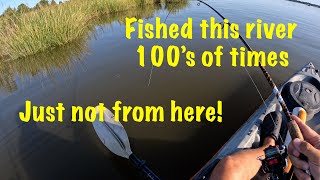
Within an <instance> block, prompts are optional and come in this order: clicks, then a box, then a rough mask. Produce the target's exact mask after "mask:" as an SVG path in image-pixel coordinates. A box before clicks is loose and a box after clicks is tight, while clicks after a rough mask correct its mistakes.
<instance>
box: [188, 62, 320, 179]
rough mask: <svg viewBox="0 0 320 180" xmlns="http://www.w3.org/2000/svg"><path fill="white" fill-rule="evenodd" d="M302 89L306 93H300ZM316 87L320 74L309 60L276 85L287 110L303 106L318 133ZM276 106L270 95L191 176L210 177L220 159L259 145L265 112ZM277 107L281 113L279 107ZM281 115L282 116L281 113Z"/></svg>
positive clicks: (319, 98) (319, 85) (319, 118)
mask: <svg viewBox="0 0 320 180" xmlns="http://www.w3.org/2000/svg"><path fill="white" fill-rule="evenodd" d="M302 89H303V90H305V91H306V92H302ZM319 89H320V76H319V74H318V70H317V69H316V68H315V67H314V65H313V64H312V63H308V64H307V65H305V66H304V67H303V68H302V69H301V70H299V71H298V72H296V73H295V74H294V75H293V76H292V77H290V78H289V79H288V80H287V81H286V82H285V83H283V85H282V86H281V87H280V88H279V90H280V92H281V95H282V97H283V99H284V101H285V102H286V104H287V106H288V108H289V110H290V112H292V110H293V109H294V108H295V107H299V106H300V107H304V108H305V109H306V111H307V114H308V116H307V122H306V124H307V125H309V126H310V127H311V128H312V129H314V130H315V131H316V132H318V133H320V113H318V112H319V111H320V96H319ZM306 93H307V94H308V93H311V94H312V96H311V97H312V98H311V99H310V96H309V97H307V96H308V95H306ZM277 109H279V102H278V100H277V98H276V97H275V96H274V95H273V94H272V95H270V96H269V97H268V98H267V100H265V103H263V104H262V105H261V106H260V107H259V108H258V109H257V110H256V111H255V112H254V113H253V114H252V115H251V116H250V118H249V119H248V120H247V121H246V122H245V123H244V124H243V125H242V126H241V127H240V129H238V131H237V132H236V133H235V134H234V135H233V136H232V137H231V138H230V139H229V140H228V141H227V142H226V143H225V144H224V145H223V146H222V147H221V148H220V150H219V151H218V152H217V153H216V154H215V155H214V156H213V157H212V158H211V159H210V160H209V161H208V162H207V163H206V164H205V165H204V166H203V167H202V168H201V169H200V170H199V171H198V172H197V173H196V174H195V175H194V176H193V177H192V178H191V179H196V180H198V179H199V180H200V179H201V180H203V179H209V178H210V174H211V172H212V170H213V169H214V167H215V166H216V165H217V164H218V162H219V161H220V160H221V159H222V158H224V157H226V156H228V155H231V154H233V153H235V152H237V151H240V150H243V149H254V148H257V147H259V144H260V125H261V124H262V122H263V120H264V118H265V116H266V115H268V114H269V113H270V112H274V111H276V110H277ZM279 110H280V111H281V113H282V114H283V112H282V110H281V108H280V109H279ZM282 117H285V116H284V114H283V115H282ZM283 120H285V118H283ZM287 132H288V130H287V129H286V127H285V128H284V130H283V133H282V134H281V136H282V138H283V139H285V138H286V135H287Z"/></svg>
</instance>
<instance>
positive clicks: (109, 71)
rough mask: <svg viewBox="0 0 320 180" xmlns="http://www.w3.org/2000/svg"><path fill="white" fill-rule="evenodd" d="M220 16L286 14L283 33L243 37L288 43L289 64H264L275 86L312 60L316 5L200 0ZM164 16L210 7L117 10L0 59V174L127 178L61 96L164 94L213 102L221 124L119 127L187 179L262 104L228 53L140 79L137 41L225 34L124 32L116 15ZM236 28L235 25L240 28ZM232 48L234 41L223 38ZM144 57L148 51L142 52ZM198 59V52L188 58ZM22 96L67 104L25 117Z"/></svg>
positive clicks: (255, 43) (161, 99)
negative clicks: (58, 117)
mask: <svg viewBox="0 0 320 180" xmlns="http://www.w3.org/2000/svg"><path fill="white" fill-rule="evenodd" d="M209 4H210V5H213V6H214V7H215V8H216V9H218V10H219V11H221V13H222V14H223V15H224V16H226V17H227V18H228V19H229V20H230V21H232V22H236V23H238V24H240V25H241V27H242V29H243V25H244V24H245V22H255V21H256V19H257V18H260V19H262V20H263V21H264V22H269V23H270V22H275V23H288V22H295V23H297V24H298V27H297V28H296V30H295V31H294V38H293V39H292V40H272V41H271V40H265V39H263V40H256V39H251V40H248V42H249V44H250V45H251V46H252V47H253V48H254V49H256V50H265V51H271V50H274V51H277V52H279V51H281V50H284V51H288V52H289V62H290V64H289V67H287V68H282V67H276V68H268V69H269V71H270V73H271V74H272V75H273V78H274V80H275V82H276V83H277V84H278V85H280V84H281V83H282V82H283V81H285V80H286V79H287V78H289V77H290V76H291V75H292V74H293V73H294V72H296V71H297V70H298V69H300V68H301V67H302V66H303V65H305V64H306V63H308V62H310V61H312V62H313V63H314V64H315V66H316V67H318V68H319V67H320V37H319V32H320V9H319V8H315V7H310V6H306V5H303V4H299V3H294V2H289V1H284V0H282V1H278V0H268V1H267V0H262V1H254V0H243V1H234V0H227V1H209ZM168 10H170V11H171V13H170V15H169V16H168V18H167V23H168V24H171V23H179V24H181V23H184V22H186V20H187V17H192V18H193V20H194V24H195V25H196V24H198V23H200V22H201V20H202V19H209V18H210V16H214V17H216V18H218V16H217V15H216V14H214V13H213V12H212V11H211V10H210V9H209V8H207V7H205V6H204V5H200V6H198V5H197V2H194V1H191V2H190V3H189V4H188V5H167V6H166V7H165V5H162V6H161V7H159V6H157V7H154V6H152V7H147V8H145V9H141V10H135V11H130V12H125V13H123V14H121V15H116V16H114V17H109V18H105V19H103V20H101V22H99V24H98V25H97V26H96V28H95V30H94V31H92V33H91V34H90V38H89V39H86V38H84V39H80V40H79V41H77V42H75V43H73V44H70V45H68V46H65V47H62V48H59V49H57V50H54V51H50V52H46V53H42V54H39V55H37V56H35V57H30V58H27V59H21V60H18V61H10V62H2V63H1V65H0V72H1V74H0V179H30V180H31V179H32V180H43V179H50V180H51V179H52V180H56V179H137V178H139V177H140V176H139V175H138V174H137V172H136V171H135V170H134V168H133V167H131V166H130V164H129V163H128V162H127V161H126V160H124V159H122V158H120V157H117V156H115V155H113V154H112V153H110V152H109V151H108V150H107V149H106V148H105V147H104V146H103V145H102V143H100V141H99V139H98V137H97V135H96V134H95V131H94V129H93V126H92V124H90V123H75V124H73V123H71V122H70V121H69V119H70V116H71V115H70V111H69V108H68V107H70V106H71V105H81V106H90V105H91V106H95V105H97V104H98V103H99V102H104V103H105V105H106V106H107V107H109V108H110V107H111V106H112V105H113V103H114V102H115V101H116V100H121V101H122V102H123V103H124V105H133V106H135V105H139V106H143V105H162V106H164V107H166V110H169V109H168V108H169V105H170V100H171V99H174V100H176V101H177V103H178V105H181V106H195V105H204V106H209V105H212V106H215V105H216V102H217V100H222V101H223V122H222V123H217V122H213V123H206V122H202V123H195V122H194V123H185V122H184V123H171V122H170V121H168V119H169V116H168V115H169V113H167V116H166V119H167V121H165V122H164V123H139V124H138V123H134V122H132V121H130V120H129V122H128V123H124V127H125V128H126V130H127V133H128V135H129V138H130V141H131V146H132V149H133V151H134V152H135V153H136V154H137V155H138V156H140V157H142V158H143V159H145V160H146V161H147V162H148V164H149V165H150V166H151V167H152V169H154V171H155V172H156V173H158V174H159V176H160V177H162V178H163V179H187V178H189V177H191V176H192V175H193V174H195V173H196V172H197V171H198V170H199V169H200V168H201V167H202V166H203V165H204V163H206V161H207V160H208V159H210V157H211V156H212V155H214V154H215V152H216V151H217V150H218V149H219V148H220V147H221V146H222V145H223V144H224V143H225V142H226V141H227V140H228V139H229V138H230V137H231V136H232V134H233V133H234V132H235V131H236V130H237V129H238V128H239V127H240V126H241V125H242V124H243V123H244V122H245V121H246V120H247V119H248V117H249V116H250V115H251V114H252V113H253V112H254V111H255V109H256V108H257V107H259V105H260V104H261V103H262V101H261V99H260V97H259V95H258V93H257V91H256V90H255V88H254V86H253V84H252V83H251V81H250V79H249V77H248V75H247V74H246V72H245V70H244V69H243V68H233V67H231V66H230V58H229V56H224V57H223V59H222V62H223V63H222V67H221V68H217V67H212V68H204V67H201V66H197V67H194V68H189V67H186V66H185V65H183V64H184V63H181V65H179V66H178V67H177V68H171V67H167V66H162V67H161V68H154V69H153V72H152V76H151V77H152V78H151V81H150V85H149V86H148V84H149V77H150V70H151V65H150V63H147V64H146V67H145V68H142V67H140V66H139V64H138V54H137V52H136V50H137V47H138V46H139V45H140V44H141V45H144V46H145V47H146V49H150V47H152V46H153V45H155V44H161V45H163V46H168V45H170V44H173V45H178V46H180V45H183V44H185V45H187V47H188V49H190V50H193V51H195V52H196V53H197V54H200V53H201V52H202V51H204V50H211V51H213V50H214V49H215V47H216V46H217V45H223V46H224V47H225V48H224V50H223V52H226V54H227V52H228V51H229V50H230V47H229V46H228V43H227V41H225V40H206V41H204V40H202V39H201V38H200V36H199V35H200V28H196V27H194V39H193V40H192V41H189V40H183V39H178V40H138V39H137V37H136V36H135V37H133V39H132V40H128V39H126V38H125V26H124V19H125V17H126V16H128V17H131V16H136V17H141V18H144V19H145V22H150V23H154V22H155V16H159V17H161V19H162V21H163V20H164V19H165V18H166V16H167V15H168ZM242 32H243V31H242ZM230 43H231V44H232V46H234V47H240V46H242V44H241V42H240V41H239V40H230ZM147 59H148V58H147ZM182 61H183V60H182ZM197 61H199V59H197ZM248 70H249V71H250V73H251V75H252V76H253V78H254V80H255V82H256V84H257V86H258V87H259V89H260V91H261V93H262V95H263V97H264V98H267V97H268V96H269V95H270V94H271V89H270V88H269V86H268V84H267V83H266V81H265V79H264V77H263V75H262V73H261V72H260V71H259V69H258V68H248ZM25 100H31V101H32V102H33V103H34V104H36V105H56V103H57V102H63V103H64V105H65V106H66V107H67V110H66V112H65V114H64V119H65V122H63V123H59V122H56V123H42V124H35V123H28V124H24V123H22V122H21V121H20V120H19V117H18V112H19V111H22V110H23V109H24V102H25Z"/></svg>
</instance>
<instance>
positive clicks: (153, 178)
mask: <svg viewBox="0 0 320 180" xmlns="http://www.w3.org/2000/svg"><path fill="white" fill-rule="evenodd" d="M129 160H130V162H131V163H132V164H133V166H134V167H136V168H137V169H138V170H140V171H141V172H142V173H143V175H144V176H145V177H146V178H148V179H150V180H160V178H159V177H158V176H157V175H156V174H155V173H154V172H152V171H151V169H150V168H149V167H148V166H147V165H146V162H145V161H143V160H141V159H140V158H138V156H136V155H135V154H133V153H132V154H131V155H130V156H129Z"/></svg>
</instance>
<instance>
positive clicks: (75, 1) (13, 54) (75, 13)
mask: <svg viewBox="0 0 320 180" xmlns="http://www.w3.org/2000/svg"><path fill="white" fill-rule="evenodd" d="M171 1H172V0H171ZM179 1H180V0H179ZM157 2H159V0H135V1H129V0H72V1H68V2H65V3H62V4H60V5H46V6H39V7H38V8H36V9H33V10H31V11H28V12H26V13H20V14H19V13H18V14H12V15H10V16H7V15H4V16H1V17H0V27H1V28H0V36H1V39H0V59H5V60H8V59H18V58H21V57H27V56H30V55H33V54H36V53H38V52H42V51H45V50H50V49H53V48H56V47H59V46H62V45H64V44H67V43H70V42H72V41H74V40H76V39H79V38H83V37H88V34H89V32H90V30H91V29H92V28H93V27H94V25H95V21H97V20H99V18H100V17H101V16H105V15H111V14H114V13H119V12H123V11H126V10H129V9H132V8H134V7H138V6H139V7H141V6H145V5H148V4H155V3H157ZM20 9H26V7H20ZM10 13H12V12H10Z"/></svg>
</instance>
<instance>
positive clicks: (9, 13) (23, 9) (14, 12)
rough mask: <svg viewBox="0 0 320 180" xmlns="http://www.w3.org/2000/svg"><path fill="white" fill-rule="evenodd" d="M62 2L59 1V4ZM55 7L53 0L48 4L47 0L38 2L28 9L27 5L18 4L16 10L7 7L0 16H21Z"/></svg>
mask: <svg viewBox="0 0 320 180" xmlns="http://www.w3.org/2000/svg"><path fill="white" fill-rule="evenodd" d="M61 3H62V2H61V1H60V2H59V4H61ZM55 5H57V3H56V2H55V1H54V0H51V2H49V1H48V0H40V1H39V2H38V3H37V4H36V6H35V7H33V8H29V7H28V6H27V5H25V4H23V3H22V4H20V5H19V6H18V7H17V8H11V7H8V8H7V9H6V10H5V11H4V12H3V14H2V16H12V15H17V14H18V15H19V14H23V13H27V12H30V11H33V10H37V9H40V8H42V7H46V6H55Z"/></svg>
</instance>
